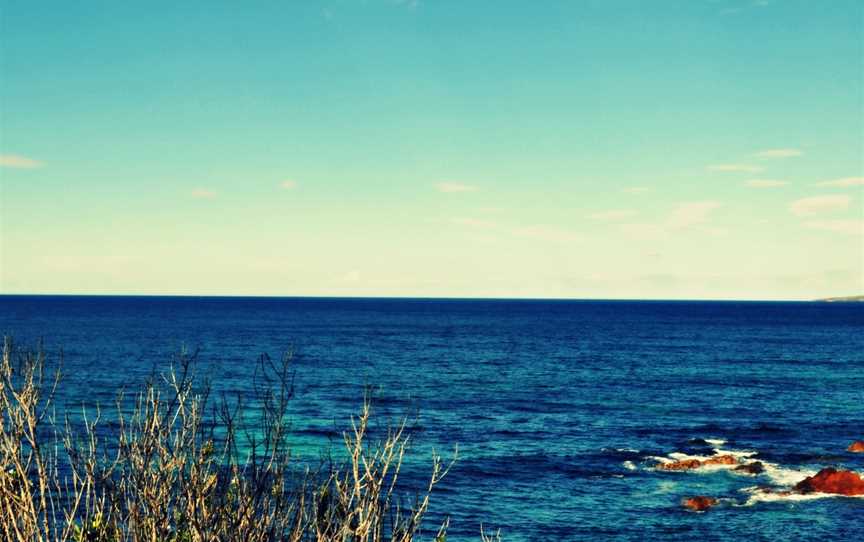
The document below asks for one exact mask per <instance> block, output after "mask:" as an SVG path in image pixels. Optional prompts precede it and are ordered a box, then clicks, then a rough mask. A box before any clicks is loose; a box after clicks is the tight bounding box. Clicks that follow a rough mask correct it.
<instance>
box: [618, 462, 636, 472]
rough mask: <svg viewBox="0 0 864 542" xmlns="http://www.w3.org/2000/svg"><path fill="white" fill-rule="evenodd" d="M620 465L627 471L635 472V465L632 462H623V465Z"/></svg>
mask: <svg viewBox="0 0 864 542" xmlns="http://www.w3.org/2000/svg"><path fill="white" fill-rule="evenodd" d="M621 464H622V465H623V466H624V468H625V469H627V470H636V465H634V464H633V462H632V461H625V462H624V463H621Z"/></svg>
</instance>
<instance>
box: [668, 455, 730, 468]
mask: <svg viewBox="0 0 864 542" xmlns="http://www.w3.org/2000/svg"><path fill="white" fill-rule="evenodd" d="M737 463H738V460H737V459H735V456H734V455H718V456H714V457H709V458H708V459H706V460H704V461H700V460H698V459H680V460H678V461H672V462H671V463H661V464H660V465H659V466H658V468H660V469H662V470H693V469H698V468H699V467H704V466H705V465H736V464H737Z"/></svg>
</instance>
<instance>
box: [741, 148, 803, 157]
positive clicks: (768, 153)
mask: <svg viewBox="0 0 864 542" xmlns="http://www.w3.org/2000/svg"><path fill="white" fill-rule="evenodd" d="M802 154H804V153H803V152H802V151H800V150H798V149H765V150H764V151H759V152H757V153H756V154H754V155H753V156H755V157H756V158H792V157H794V156H801V155H802Z"/></svg>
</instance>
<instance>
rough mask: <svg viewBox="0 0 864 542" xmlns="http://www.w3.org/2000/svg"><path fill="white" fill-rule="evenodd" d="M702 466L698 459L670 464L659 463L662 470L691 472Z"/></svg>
mask: <svg viewBox="0 0 864 542" xmlns="http://www.w3.org/2000/svg"><path fill="white" fill-rule="evenodd" d="M701 466H702V462H701V461H699V460H698V459H682V460H680V461H673V462H671V463H660V465H659V467H660V468H661V469H663V470H691V469H698V468H699V467H701Z"/></svg>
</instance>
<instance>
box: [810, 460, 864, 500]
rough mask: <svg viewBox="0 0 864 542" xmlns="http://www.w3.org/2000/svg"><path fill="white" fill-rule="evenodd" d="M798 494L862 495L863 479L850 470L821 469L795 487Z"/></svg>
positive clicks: (863, 491) (863, 488)
mask: <svg viewBox="0 0 864 542" xmlns="http://www.w3.org/2000/svg"><path fill="white" fill-rule="evenodd" d="M795 491H797V492H799V493H833V494H835V495H846V496H850V497H851V496H856V495H864V479H862V478H861V476H859V475H858V473H856V472H852V471H851V470H837V469H835V468H831V467H829V468H827V469H822V470H820V471H819V472H818V473H816V475H815V476H809V477H807V478H805V479H803V480H801V481H800V482H798V483H797V484H796V485H795Z"/></svg>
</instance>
